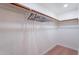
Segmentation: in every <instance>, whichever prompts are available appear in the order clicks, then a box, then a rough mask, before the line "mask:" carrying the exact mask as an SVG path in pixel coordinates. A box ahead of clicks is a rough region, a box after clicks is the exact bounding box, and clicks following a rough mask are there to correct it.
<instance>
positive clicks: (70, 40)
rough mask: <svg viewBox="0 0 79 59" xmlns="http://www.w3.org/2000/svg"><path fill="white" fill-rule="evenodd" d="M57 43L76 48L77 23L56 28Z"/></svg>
mask: <svg viewBox="0 0 79 59" xmlns="http://www.w3.org/2000/svg"><path fill="white" fill-rule="evenodd" d="M57 41H58V42H57V44H60V45H63V46H66V47H69V48H72V49H75V50H78V49H79V25H61V26H60V27H59V29H58V39H57Z"/></svg>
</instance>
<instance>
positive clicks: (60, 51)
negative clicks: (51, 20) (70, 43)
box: [45, 45, 78, 55]
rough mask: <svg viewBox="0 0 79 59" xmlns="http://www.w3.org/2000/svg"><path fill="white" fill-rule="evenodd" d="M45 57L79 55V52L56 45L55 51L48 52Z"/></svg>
mask: <svg viewBox="0 0 79 59" xmlns="http://www.w3.org/2000/svg"><path fill="white" fill-rule="evenodd" d="M45 55H78V51H76V50H73V49H70V48H67V47H64V46H60V45H56V46H55V47H54V48H53V49H51V50H50V51H48V52H47V53H46V54H45Z"/></svg>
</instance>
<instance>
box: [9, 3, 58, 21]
mask: <svg viewBox="0 0 79 59" xmlns="http://www.w3.org/2000/svg"><path fill="white" fill-rule="evenodd" d="M10 4H12V5H15V6H18V7H20V8H23V9H26V10H31V11H33V12H36V13H38V14H41V15H44V16H47V17H49V18H52V19H55V18H53V17H50V16H48V15H46V14H43V13H41V12H38V11H35V10H33V9H30V8H28V7H25V6H23V5H21V4H19V3H10ZM55 20H56V21H59V20H57V19H55Z"/></svg>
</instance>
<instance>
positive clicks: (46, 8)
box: [21, 3, 78, 20]
mask: <svg viewBox="0 0 79 59" xmlns="http://www.w3.org/2000/svg"><path fill="white" fill-rule="evenodd" d="M21 4H22V5H24V6H26V7H29V8H31V9H34V10H37V11H39V12H41V13H44V14H47V15H49V16H51V17H54V18H56V19H58V20H67V19H71V18H76V17H78V14H76V13H78V3H21ZM64 4H68V7H66V8H65V7H64Z"/></svg>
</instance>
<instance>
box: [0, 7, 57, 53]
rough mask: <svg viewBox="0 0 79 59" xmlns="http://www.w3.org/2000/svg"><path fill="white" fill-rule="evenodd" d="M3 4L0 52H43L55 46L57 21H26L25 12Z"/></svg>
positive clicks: (0, 24) (0, 18)
mask: <svg viewBox="0 0 79 59" xmlns="http://www.w3.org/2000/svg"><path fill="white" fill-rule="evenodd" d="M2 6H3V5H2ZM2 6H1V5H0V54H42V53H44V52H45V51H46V50H48V49H49V48H50V47H51V46H52V47H53V46H55V38H56V32H57V31H56V29H57V26H56V22H53V23H50V22H49V23H46V22H45V23H41V22H31V21H26V22H25V16H27V15H25V14H24V12H22V11H21V12H20V11H19V10H17V9H16V10H14V8H13V7H11V6H7V5H4V7H2ZM6 7H7V8H6ZM19 12H20V13H19ZM26 14H27V13H26ZM26 20H27V19H26ZM25 23H26V24H25Z"/></svg>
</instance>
